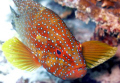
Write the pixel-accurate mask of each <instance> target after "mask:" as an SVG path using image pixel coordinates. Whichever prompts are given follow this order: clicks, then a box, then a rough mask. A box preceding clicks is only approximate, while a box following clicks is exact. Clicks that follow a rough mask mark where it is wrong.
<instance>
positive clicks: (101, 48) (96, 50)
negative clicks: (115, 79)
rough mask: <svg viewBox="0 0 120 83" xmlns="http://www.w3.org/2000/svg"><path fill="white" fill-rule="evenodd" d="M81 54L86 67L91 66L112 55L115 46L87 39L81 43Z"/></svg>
mask: <svg viewBox="0 0 120 83" xmlns="http://www.w3.org/2000/svg"><path fill="white" fill-rule="evenodd" d="M82 47H83V56H84V58H85V60H86V64H87V66H88V68H93V67H95V66H97V65H99V64H101V63H103V62H105V61H106V60H108V59H110V58H111V57H113V56H114V55H115V53H116V50H117V47H111V46H109V45H107V44H105V43H102V42H100V41H88V42H84V43H83V44H82Z"/></svg>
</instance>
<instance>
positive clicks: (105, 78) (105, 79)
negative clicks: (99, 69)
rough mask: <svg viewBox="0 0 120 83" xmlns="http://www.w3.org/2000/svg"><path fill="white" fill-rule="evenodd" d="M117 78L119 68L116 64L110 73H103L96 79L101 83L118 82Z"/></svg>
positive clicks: (119, 71) (119, 81)
mask: <svg viewBox="0 0 120 83" xmlns="http://www.w3.org/2000/svg"><path fill="white" fill-rule="evenodd" d="M115 76H116V78H115ZM119 78H120V68H119V66H116V67H115V68H113V69H112V72H111V74H109V73H107V72H106V73H105V74H103V75H101V76H99V77H97V78H96V80H97V81H98V82H101V83H120V80H119Z"/></svg>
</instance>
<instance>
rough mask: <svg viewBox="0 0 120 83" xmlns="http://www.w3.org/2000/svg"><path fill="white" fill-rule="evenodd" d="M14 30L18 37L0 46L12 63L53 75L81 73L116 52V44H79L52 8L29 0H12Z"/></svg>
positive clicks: (24, 68)
mask: <svg viewBox="0 0 120 83" xmlns="http://www.w3.org/2000/svg"><path fill="white" fill-rule="evenodd" d="M13 1H14V3H15V4H16V6H17V7H18V11H19V14H17V13H16V12H15V11H14V10H13V9H12V8H11V11H12V12H13V15H14V22H15V27H16V31H17V32H18V34H19V36H20V37H21V40H22V41H20V40H19V39H18V38H16V37H13V38H11V39H9V40H8V41H6V42H5V43H4V44H3V46H2V50H3V52H4V54H5V57H6V58H7V60H8V61H9V62H10V63H11V64H12V65H13V66H15V67H17V68H19V69H22V70H27V71H33V70H34V69H37V68H39V67H40V66H43V67H44V68H45V69H46V70H47V71H48V72H50V73H52V74H53V75H55V76H57V77H59V78H62V79H64V80H66V79H76V78H81V77H83V76H85V74H86V72H87V68H93V67H95V66H97V65H99V64H101V63H103V62H105V61H106V60H108V59H109V58H111V57H112V56H114V54H115V53H116V50H117V48H116V47H111V46H109V45H107V44H105V43H102V42H99V41H88V42H84V43H82V44H80V43H79V42H78V41H77V40H76V39H75V38H74V36H73V35H72V34H71V33H70V31H69V29H68V28H67V26H66V25H65V23H64V22H63V21H62V19H61V18H60V17H59V16H58V15H57V14H55V13H54V12H53V11H51V10H49V9H48V8H46V7H43V6H42V5H41V4H38V3H36V2H34V1H32V0H29V1H28V0H13Z"/></svg>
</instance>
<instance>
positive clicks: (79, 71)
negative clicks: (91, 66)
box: [65, 66, 87, 79]
mask: <svg viewBox="0 0 120 83" xmlns="http://www.w3.org/2000/svg"><path fill="white" fill-rule="evenodd" d="M86 72H87V67H86V66H82V67H79V68H75V69H73V70H71V71H68V72H67V73H66V76H65V79H77V78H82V77H83V76H84V75H85V74H86Z"/></svg>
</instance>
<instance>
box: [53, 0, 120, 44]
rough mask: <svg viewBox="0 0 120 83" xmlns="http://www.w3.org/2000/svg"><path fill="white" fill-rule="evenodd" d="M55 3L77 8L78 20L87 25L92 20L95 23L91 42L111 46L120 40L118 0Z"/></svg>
mask: <svg viewBox="0 0 120 83" xmlns="http://www.w3.org/2000/svg"><path fill="white" fill-rule="evenodd" d="M55 1H56V2H58V3H59V4H61V5H63V6H68V7H72V8H77V11H76V12H75V15H76V17H77V18H79V19H80V20H82V21H84V22H86V23H88V22H89V20H90V19H92V20H93V21H94V22H95V23H96V29H95V32H94V36H93V37H92V38H91V39H92V40H100V41H103V42H105V43H107V44H109V45H111V46H117V45H118V42H119V39H120V0H55ZM101 28H102V29H101ZM111 38H113V39H111Z"/></svg>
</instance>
